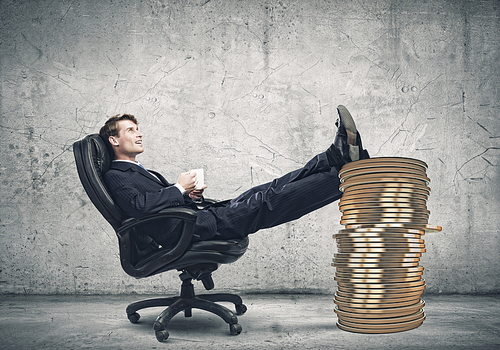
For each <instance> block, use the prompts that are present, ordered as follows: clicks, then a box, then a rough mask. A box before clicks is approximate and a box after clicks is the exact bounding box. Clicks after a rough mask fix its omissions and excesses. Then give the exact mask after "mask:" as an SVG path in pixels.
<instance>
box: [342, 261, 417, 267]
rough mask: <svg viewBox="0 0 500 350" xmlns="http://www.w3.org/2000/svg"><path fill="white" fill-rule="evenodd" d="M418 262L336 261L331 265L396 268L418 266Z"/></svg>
mask: <svg viewBox="0 0 500 350" xmlns="http://www.w3.org/2000/svg"><path fill="white" fill-rule="evenodd" d="M418 264H419V262H411V263H374V264H365V263H364V264H355V263H338V262H333V263H332V266H333V267H338V268H346V267H350V268H358V269H369V268H372V269H383V268H396V267H398V268H399V267H401V268H403V267H416V266H418Z"/></svg>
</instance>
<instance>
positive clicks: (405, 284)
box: [337, 279, 425, 289]
mask: <svg viewBox="0 0 500 350" xmlns="http://www.w3.org/2000/svg"><path fill="white" fill-rule="evenodd" d="M423 284H425V280H423V279H421V280H418V281H412V282H398V283H350V282H341V281H337V286H342V287H345V288H355V289H399V288H409V287H417V286H421V285H423Z"/></svg>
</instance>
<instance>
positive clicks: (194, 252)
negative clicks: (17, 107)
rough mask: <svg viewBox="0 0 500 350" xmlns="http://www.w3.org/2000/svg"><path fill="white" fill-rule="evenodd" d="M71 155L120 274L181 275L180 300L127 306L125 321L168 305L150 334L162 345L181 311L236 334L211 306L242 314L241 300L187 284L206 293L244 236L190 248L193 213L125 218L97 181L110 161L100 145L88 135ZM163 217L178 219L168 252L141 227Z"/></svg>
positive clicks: (226, 315)
mask: <svg viewBox="0 0 500 350" xmlns="http://www.w3.org/2000/svg"><path fill="white" fill-rule="evenodd" d="M73 153H74V156H75V162H76V168H77V171H78V175H79V177H80V180H81V183H82V185H83V187H84V189H85V191H86V192H87V194H88V196H89V198H90V200H91V201H92V203H93V204H94V205H95V207H96V208H97V209H98V211H99V212H100V213H101V214H102V215H103V217H104V218H105V219H106V220H107V221H108V222H109V223H110V225H111V226H112V227H113V229H114V230H115V232H116V235H117V237H118V242H119V248H120V261H121V265H122V267H123V269H124V271H125V272H126V273H127V274H129V275H130V276H133V277H135V278H145V277H148V276H152V275H155V274H158V273H162V272H165V271H169V270H178V271H181V274H180V278H181V280H182V288H181V296H180V297H174V298H159V299H152V300H145V301H140V302H136V303H133V304H131V305H129V307H128V308H127V314H128V317H129V319H130V320H131V321H132V322H134V323H135V322H137V321H138V319H139V315H138V314H137V310H139V309H142V308H145V307H152V306H162V305H163V306H169V305H172V306H171V307H170V308H168V309H166V310H165V311H164V312H163V313H162V314H161V315H160V316H159V317H158V319H157V321H156V322H155V325H154V326H155V331H156V336H157V338H158V340H160V341H162V340H165V339H166V338H167V337H168V332H167V331H166V326H167V323H168V322H169V320H170V319H171V318H172V317H173V316H174V315H175V314H176V313H177V312H179V311H184V312H185V315H186V316H190V315H191V308H202V309H205V310H208V311H211V312H214V313H216V314H218V315H219V316H221V317H222V318H223V319H224V320H226V322H227V323H229V325H230V330H231V333H232V334H239V332H241V327H240V326H239V325H238V324H237V319H236V316H234V314H233V313H232V312H231V311H229V310H228V309H226V308H225V307H223V306H221V305H217V304H214V303H213V302H214V301H231V302H234V303H235V305H236V311H237V313H239V314H242V313H243V312H244V311H245V310H246V307H245V306H244V305H243V304H242V302H241V298H239V297H238V296H236V295H230V294H212V295H205V296H203V295H200V296H195V295H194V289H193V286H192V284H191V280H192V279H197V280H200V281H202V282H203V285H204V286H205V288H206V289H207V290H208V289H212V288H213V287H214V283H213V280H212V276H211V273H212V272H213V271H215V270H216V269H217V268H218V266H219V264H227V263H231V262H234V261H236V260H237V259H238V258H240V257H241V256H242V255H243V254H244V253H245V251H246V249H247V247H248V238H245V239H242V240H229V241H205V242H197V243H194V244H191V239H192V236H193V229H194V223H195V220H196V211H195V210H193V209H190V208H181V207H178V208H168V209H165V210H162V211H161V212H159V213H158V214H155V215H150V216H147V217H144V218H141V219H132V218H127V217H125V215H124V213H123V212H122V211H121V210H120V208H119V207H118V206H117V205H116V203H115V202H114V201H113V198H112V197H111V195H110V194H109V193H108V190H107V189H106V186H105V183H104V181H103V175H104V174H105V172H106V171H107V170H108V169H109V168H110V164H111V161H112V156H111V153H110V150H109V149H108V148H107V146H106V142H104V140H102V139H101V137H100V136H99V135H98V134H93V135H88V136H86V137H85V138H83V139H82V140H80V141H77V142H75V143H74V144H73ZM166 217H169V218H178V219H182V220H183V221H184V229H183V232H182V234H181V237H180V239H179V241H178V242H177V244H176V246H175V247H174V248H172V249H165V248H163V247H161V246H159V245H158V244H157V243H156V242H155V241H153V240H152V239H151V238H150V237H149V236H148V235H147V232H144V230H143V229H142V228H143V227H144V226H145V225H144V224H145V223H148V222H150V221H152V220H162V219H164V218H166ZM180 300H182V303H181V304H182V305H183V307H180V306H179V303H180ZM186 300H189V301H186ZM208 300H209V301H208ZM207 303H211V304H214V305H215V306H214V305H211V304H210V305H208V304H207ZM175 305H176V306H175ZM174 306H175V307H174ZM184 306H185V307H184Z"/></svg>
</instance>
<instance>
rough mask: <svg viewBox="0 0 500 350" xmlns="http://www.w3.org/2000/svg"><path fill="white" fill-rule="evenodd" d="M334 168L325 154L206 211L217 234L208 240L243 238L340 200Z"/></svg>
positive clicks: (340, 195)
mask: <svg viewBox="0 0 500 350" xmlns="http://www.w3.org/2000/svg"><path fill="white" fill-rule="evenodd" d="M339 185H340V180H339V176H338V172H337V170H336V169H335V167H330V165H329V164H328V160H327V157H326V154H325V153H320V154H318V155H317V156H315V157H314V158H313V159H311V160H310V161H309V162H308V163H307V164H306V165H305V166H304V167H303V168H300V169H297V170H295V171H292V172H290V173H288V174H286V175H284V176H282V177H280V178H277V179H275V180H273V181H272V182H268V183H265V184H262V185H259V186H256V187H253V188H251V189H249V190H248V191H246V192H244V193H242V194H241V195H239V196H238V197H236V198H234V199H232V200H230V201H229V202H227V203H225V204H223V205H222V206H214V207H210V208H208V209H206V210H208V211H209V212H210V213H212V215H213V216H214V217H215V220H216V223H217V233H216V235H215V236H214V237H213V238H211V239H232V238H233V239H234V238H243V237H246V236H247V235H249V234H252V233H255V232H257V231H258V230H261V229H265V228H270V227H274V226H277V225H280V224H283V223H285V222H289V221H292V220H296V219H298V218H300V217H301V216H303V215H305V214H308V213H310V212H312V211H314V210H316V209H319V208H321V207H323V206H325V205H327V204H330V203H332V202H334V201H336V200H338V199H340V197H342V192H341V191H340V190H339Z"/></svg>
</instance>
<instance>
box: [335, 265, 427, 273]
mask: <svg viewBox="0 0 500 350" xmlns="http://www.w3.org/2000/svg"><path fill="white" fill-rule="evenodd" d="M420 271H424V267H423V266H412V267H388V268H350V267H337V272H339V273H384V274H385V273H403V272H420Z"/></svg>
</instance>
